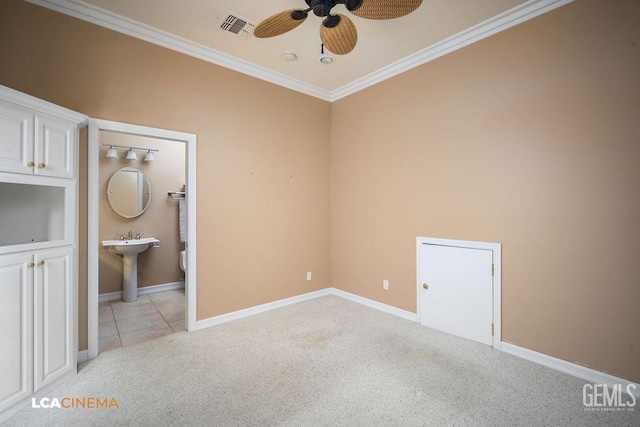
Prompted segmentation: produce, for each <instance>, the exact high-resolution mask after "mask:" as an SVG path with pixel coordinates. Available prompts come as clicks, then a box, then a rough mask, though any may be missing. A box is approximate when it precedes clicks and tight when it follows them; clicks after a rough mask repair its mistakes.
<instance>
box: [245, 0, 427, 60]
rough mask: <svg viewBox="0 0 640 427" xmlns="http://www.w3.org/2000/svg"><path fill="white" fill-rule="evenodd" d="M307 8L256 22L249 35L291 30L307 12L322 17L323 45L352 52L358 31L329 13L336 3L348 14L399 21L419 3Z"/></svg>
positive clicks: (317, 0) (311, 1) (353, 1)
mask: <svg viewBox="0 0 640 427" xmlns="http://www.w3.org/2000/svg"><path fill="white" fill-rule="evenodd" d="M305 2H306V3H307V6H309V7H308V8H307V9H290V10H285V11H282V12H280V13H276V14H275V15H272V16H270V17H268V18H267V19H265V20H264V21H262V22H260V23H259V24H258V25H257V26H256V28H255V30H254V31H253V35H254V36H256V37H258V38H267V37H274V36H279V35H281V34H284V33H286V32H288V31H291V30H293V29H294V28H296V27H297V26H298V25H300V24H302V23H303V22H304V21H305V19H307V16H308V14H309V12H311V11H313V14H314V15H316V16H319V17H321V18H323V20H322V24H320V39H321V40H322V43H323V44H324V46H325V47H326V48H327V49H329V50H330V51H331V52H333V53H335V54H336V55H344V54H347V53H349V52H351V51H352V50H353V48H354V47H355V46H356V43H357V42H358V31H357V30H356V26H355V25H354V23H353V21H351V19H349V18H348V17H347V16H345V15H342V14H339V13H335V14H333V13H331V9H333V7H334V6H336V5H338V4H344V5H345V7H346V8H347V10H348V11H349V12H351V13H352V14H354V15H356V16H359V17H360V18H367V19H392V18H399V17H401V16H404V15H408V14H409V13H411V12H413V11H414V10H416V9H417V8H418V7H419V6H420V5H421V4H422V0H305Z"/></svg>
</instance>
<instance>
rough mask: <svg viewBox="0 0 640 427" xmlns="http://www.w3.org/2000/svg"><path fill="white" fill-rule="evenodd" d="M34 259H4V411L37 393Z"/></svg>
mask: <svg viewBox="0 0 640 427" xmlns="http://www.w3.org/2000/svg"><path fill="white" fill-rule="evenodd" d="M32 259H33V257H32V255H31V254H17V255H15V254H11V255H2V256H0V412H2V411H4V410H5V409H7V408H9V407H10V406H12V405H13V404H15V403H16V402H19V401H20V400H22V399H24V398H26V397H28V396H29V395H31V393H32V391H33V344H32V343H33V311H32V307H33V294H32V290H33V271H32V270H33V268H30V267H29V266H30V263H31V261H32Z"/></svg>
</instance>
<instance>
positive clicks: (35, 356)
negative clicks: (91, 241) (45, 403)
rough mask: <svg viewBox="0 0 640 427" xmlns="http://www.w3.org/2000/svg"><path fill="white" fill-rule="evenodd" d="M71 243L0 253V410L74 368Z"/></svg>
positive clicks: (73, 299) (0, 411)
mask: <svg viewBox="0 0 640 427" xmlns="http://www.w3.org/2000/svg"><path fill="white" fill-rule="evenodd" d="M73 283H74V277H73V246H65V247H60V248H52V249H43V250H39V251H32V252H22V253H11V254H6V255H0V343H1V345H0V413H2V412H3V411H4V410H5V409H8V408H9V407H11V406H12V405H14V404H15V403H17V402H19V401H21V400H23V399H26V398H28V397H29V396H30V395H32V394H33V393H36V392H38V391H39V390H41V389H42V388H44V387H46V386H47V385H49V384H51V383H52V382H54V381H56V380H57V379H58V378H60V377H62V376H64V375H66V374H68V373H69V372H71V371H74V372H75V370H76V354H75V351H74V348H75V340H74V327H75V326H74V324H75V322H74V312H75V311H74V301H75V298H74V294H73V292H74V289H73Z"/></svg>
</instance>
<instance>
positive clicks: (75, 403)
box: [31, 397, 120, 409]
mask: <svg viewBox="0 0 640 427" xmlns="http://www.w3.org/2000/svg"><path fill="white" fill-rule="evenodd" d="M31 407H32V408H34V409H101V408H106V409H114V408H119V407H120V406H118V401H117V400H116V398H115V397H63V398H62V399H58V398H57V397H53V398H49V397H43V398H40V399H36V398H35V397H34V398H31Z"/></svg>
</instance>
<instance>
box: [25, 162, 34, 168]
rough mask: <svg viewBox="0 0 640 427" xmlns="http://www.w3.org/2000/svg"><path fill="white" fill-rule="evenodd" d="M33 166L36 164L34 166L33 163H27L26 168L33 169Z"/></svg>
mask: <svg viewBox="0 0 640 427" xmlns="http://www.w3.org/2000/svg"><path fill="white" fill-rule="evenodd" d="M35 165H36V164H35V163H33V162H29V163H27V166H28V167H30V168H32V167H34V166H35Z"/></svg>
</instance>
